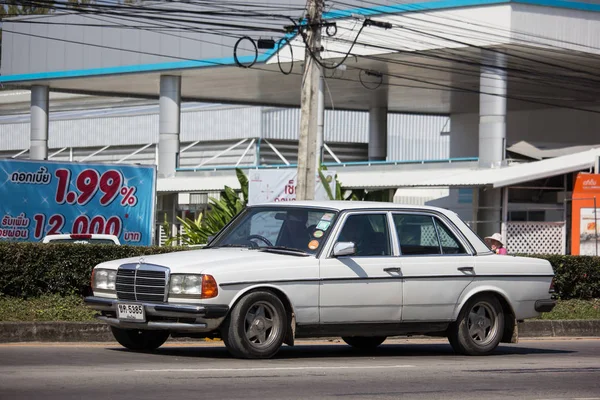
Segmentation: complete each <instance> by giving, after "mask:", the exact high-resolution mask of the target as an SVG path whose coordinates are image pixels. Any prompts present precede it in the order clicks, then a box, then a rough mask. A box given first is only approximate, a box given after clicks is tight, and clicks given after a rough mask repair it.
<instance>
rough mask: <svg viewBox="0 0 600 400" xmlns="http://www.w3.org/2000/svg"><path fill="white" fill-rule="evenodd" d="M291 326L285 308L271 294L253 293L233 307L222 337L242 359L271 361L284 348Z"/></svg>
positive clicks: (235, 354)
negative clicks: (269, 359)
mask: <svg viewBox="0 0 600 400" xmlns="http://www.w3.org/2000/svg"><path fill="white" fill-rule="evenodd" d="M286 327H287V317H286V312H285V307H284V306H283V304H282V303H281V300H279V298H278V297H277V296H275V295H274V294H273V293H271V292H266V291H260V292H252V293H250V294H248V295H246V296H244V297H242V299H241V300H240V301H239V302H238V303H237V304H236V305H235V306H234V307H233V309H232V310H231V313H229V316H228V317H227V319H226V320H225V322H224V323H223V326H222V328H221V335H222V337H223V342H224V343H225V346H226V347H227V350H228V351H229V352H230V353H231V355H233V356H234V357H238V358H271V357H273V356H274V355H275V354H276V353H277V352H278V351H279V348H280V347H281V345H282V343H283V339H284V336H285V332H286Z"/></svg>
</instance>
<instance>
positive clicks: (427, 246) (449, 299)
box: [393, 213, 475, 322]
mask: <svg viewBox="0 0 600 400" xmlns="http://www.w3.org/2000/svg"><path fill="white" fill-rule="evenodd" d="M393 220H394V226H395V229H396V237H397V240H398V244H399V247H400V253H401V255H400V260H401V268H402V278H403V279H404V287H403V289H404V302H403V307H402V320H403V321H404V322H412V321H448V320H451V318H452V315H453V313H454V309H455V307H456V304H457V302H458V299H459V297H460V295H461V293H462V292H463V291H464V290H465V288H466V287H467V286H468V285H469V283H471V282H472V281H473V279H474V276H475V257H474V256H472V255H471V254H470V253H469V252H468V251H467V247H466V246H465V244H464V243H463V242H462V241H461V240H460V239H459V236H458V235H457V233H455V232H453V230H452V229H450V227H449V225H447V224H446V223H445V222H444V221H442V220H441V219H440V218H438V217H437V216H434V215H430V214H418V213H394V214H393Z"/></svg>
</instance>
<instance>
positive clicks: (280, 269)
mask: <svg viewBox="0 0 600 400" xmlns="http://www.w3.org/2000/svg"><path fill="white" fill-rule="evenodd" d="M553 276H554V273H553V270H552V267H551V265H550V264H549V263H548V261H545V260H541V259H535V258H522V257H513V256H499V255H495V254H494V253H492V252H491V251H490V249H489V248H488V247H487V246H486V245H485V243H484V242H483V241H482V240H481V239H480V238H479V237H478V236H477V235H476V234H474V233H473V232H472V231H471V229H470V228H469V227H468V226H467V225H466V224H465V223H464V222H463V221H462V220H460V218H459V217H458V216H457V215H456V214H455V213H453V212H451V211H448V210H444V209H439V208H434V207H414V206H403V205H397V204H389V203H368V202H334V201H326V202H287V203H271V204H264V205H257V206H252V207H248V208H246V209H245V210H244V211H243V212H241V213H240V214H239V215H238V216H237V217H236V218H234V219H233V220H232V221H231V222H230V223H229V224H228V225H227V226H226V227H225V228H224V229H223V230H222V231H221V232H220V233H219V234H218V235H217V236H216V237H214V238H213V239H212V240H211V242H210V243H209V244H208V245H207V246H206V247H204V248H202V249H198V250H192V251H183V252H176V253H169V254H162V255H154V256H147V257H143V258H130V259H123V260H115V261H110V262H106V263H102V264H100V265H98V266H96V267H95V268H94V270H93V276H92V289H93V292H94V295H93V296H91V297H87V298H86V303H87V304H88V305H89V306H91V307H92V308H94V309H96V310H98V311H100V315H99V318H100V319H101V320H103V321H105V322H106V323H107V324H109V325H110V326H111V329H112V332H113V334H114V336H115V338H116V340H117V341H118V342H119V343H120V344H121V345H123V346H124V347H126V348H128V349H131V350H153V349H156V348H158V347H159V346H161V345H162V344H163V343H164V342H165V341H166V340H167V338H168V337H169V336H174V337H175V336H185V337H195V338H204V337H212V338H215V337H218V338H222V339H223V341H224V342H225V345H226V346H227V349H228V350H229V351H230V353H231V354H232V355H234V356H236V357H241V358H268V357H271V356H273V355H274V354H275V353H277V351H278V350H279V348H280V347H281V346H282V344H283V343H285V344H287V345H290V346H291V345H293V344H294V340H295V339H296V338H305V337H330V336H341V337H342V339H343V340H344V341H345V342H346V343H347V344H349V345H350V346H353V347H355V348H359V349H368V348H375V347H377V346H378V345H380V344H381V343H383V341H384V340H385V339H386V337H388V336H402V335H416V334H419V335H431V336H443V337H447V338H448V340H449V341H450V344H451V345H452V347H453V348H454V350H455V351H456V352H457V353H460V354H467V355H484V354H489V353H491V352H492V351H493V350H494V349H495V348H496V347H497V346H498V344H499V343H500V342H515V341H516V340H517V329H516V327H517V322H518V321H522V320H524V319H526V318H533V317H536V316H538V315H539V314H540V313H541V312H548V311H551V310H552V308H553V307H554V304H555V301H554V300H552V298H553V295H552V291H553V288H552V282H553Z"/></svg>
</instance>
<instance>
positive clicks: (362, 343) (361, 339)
mask: <svg viewBox="0 0 600 400" xmlns="http://www.w3.org/2000/svg"><path fill="white" fill-rule="evenodd" d="M385 339H387V337H385V336H372V337H371V336H348V337H342V340H343V341H344V342H346V343H347V344H349V345H350V346H352V347H354V348H355V349H360V350H372V349H374V348H376V347H377V346H379V345H380V344H381V343H383V342H384V341H385Z"/></svg>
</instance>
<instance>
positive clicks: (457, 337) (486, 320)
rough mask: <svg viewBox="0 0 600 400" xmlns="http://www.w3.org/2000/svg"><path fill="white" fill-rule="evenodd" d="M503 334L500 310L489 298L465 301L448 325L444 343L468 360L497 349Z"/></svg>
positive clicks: (502, 314)
mask: <svg viewBox="0 0 600 400" xmlns="http://www.w3.org/2000/svg"><path fill="white" fill-rule="evenodd" d="M503 332H504V310H503V309H502V305H501V304H500V301H498V299H497V298H496V297H495V296H493V295H490V294H483V295H479V296H474V297H473V298H471V299H469V301H468V302H467V303H466V304H465V306H464V307H463V309H462V310H461V311H460V314H459V315H458V319H457V320H456V322H454V323H452V324H451V325H450V328H449V332H448V341H449V342H450V345H452V348H453V349H454V351H455V352H456V353H459V354H464V355H469V356H483V355H487V354H490V353H491V352H492V351H494V350H495V349H496V347H498V344H500V340H501V339H502V334H503Z"/></svg>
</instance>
